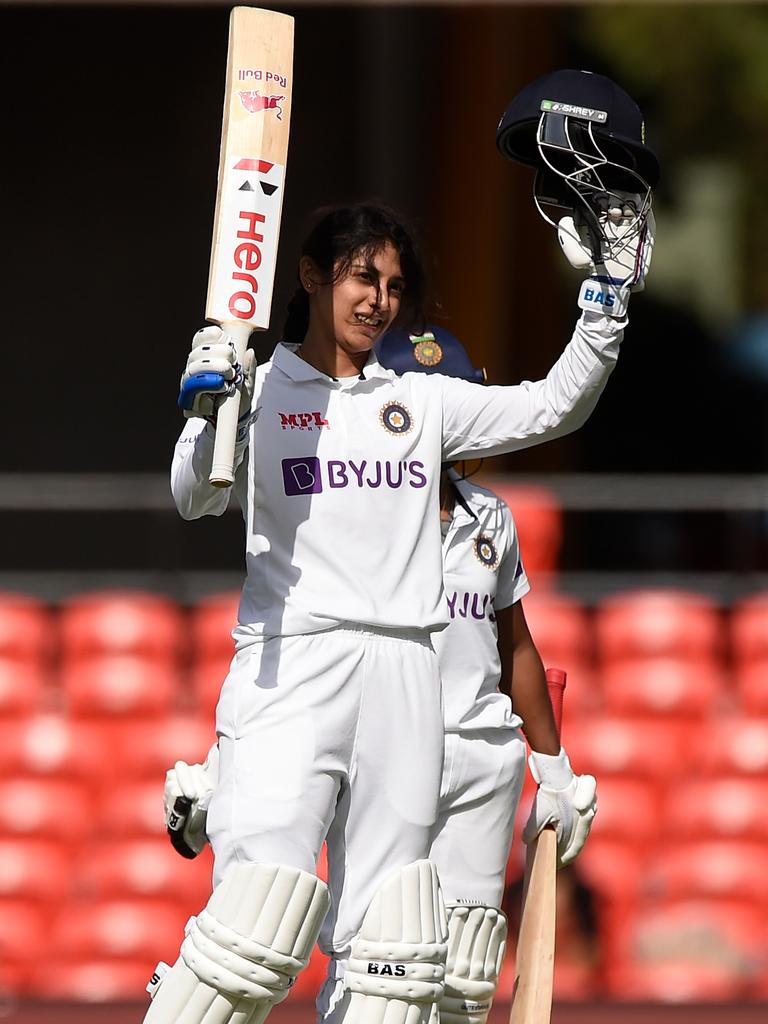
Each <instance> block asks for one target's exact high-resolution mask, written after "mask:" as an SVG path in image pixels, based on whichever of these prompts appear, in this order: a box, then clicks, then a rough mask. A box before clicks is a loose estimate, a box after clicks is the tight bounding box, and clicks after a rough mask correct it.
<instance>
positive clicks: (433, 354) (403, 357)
mask: <svg viewBox="0 0 768 1024" xmlns="http://www.w3.org/2000/svg"><path fill="white" fill-rule="evenodd" d="M375 351H376V358H377V359H378V360H379V362H380V363H381V365H382V366H384V367H386V368H387V369H388V370H394V371H395V373H396V374H398V375H401V374H403V373H408V372H414V371H415V372H417V373H442V374H444V375H445V376H446V377H460V378H461V379H462V380H468V381H470V382H471V383H473V384H483V383H484V382H485V370H478V369H477V367H476V366H473V364H472V360H471V359H470V358H469V356H468V355H467V352H466V350H465V348H464V346H463V345H462V344H461V342H460V341H459V339H458V338H456V337H455V336H454V335H453V334H451V332H450V331H446V329H445V328H444V327H436V326H435V325H434V324H430V325H429V327H427V328H426V330H425V331H424V332H423V333H422V334H409V333H408V331H403V330H398V329H395V330H393V331H387V333H386V334H384V335H382V337H381V338H380V339H379V340H378V342H377V343H376V346H375Z"/></svg>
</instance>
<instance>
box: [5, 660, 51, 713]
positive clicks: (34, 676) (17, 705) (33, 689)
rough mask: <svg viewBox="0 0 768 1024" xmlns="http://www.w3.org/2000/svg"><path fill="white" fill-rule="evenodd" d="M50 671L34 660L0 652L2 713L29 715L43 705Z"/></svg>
mask: <svg viewBox="0 0 768 1024" xmlns="http://www.w3.org/2000/svg"><path fill="white" fill-rule="evenodd" d="M48 682H49V673H48V671H47V670H45V669H43V668H41V667H40V666H39V665H36V664H34V663H32V662H25V661H17V660H16V659H15V658H8V657H6V656H5V655H3V654H0V715H2V716H3V718H5V717H9V716H19V715H29V714H34V713H35V712H36V711H39V710H40V708H41V707H42V706H43V701H44V698H45V695H46V686H47V684H48Z"/></svg>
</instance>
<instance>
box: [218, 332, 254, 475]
mask: <svg viewBox="0 0 768 1024" xmlns="http://www.w3.org/2000/svg"><path fill="white" fill-rule="evenodd" d="M221 328H222V330H223V331H224V333H225V335H226V336H227V337H228V338H229V339H230V340H231V341H232V342H233V343H234V346H235V352H236V353H237V361H238V363H239V364H240V365H241V366H242V365H243V360H244V358H245V351H246V349H247V348H248V339H249V338H250V336H251V330H252V328H251V325H250V324H248V323H245V322H243V321H235V322H234V323H226V324H222V325H221ZM239 415H240V392H239V391H238V390H237V389H235V391H234V392H233V394H231V395H227V397H226V398H225V399H224V401H223V402H222V403H221V405H220V406H219V410H218V413H217V416H216V440H215V441H214V444H213V464H212V465H211V473H210V476H209V477H208V482H209V483H210V484H211V485H212V486H213V487H231V486H232V484H233V483H234V480H235V471H234V466H235V437H236V435H237V421H238V418H239Z"/></svg>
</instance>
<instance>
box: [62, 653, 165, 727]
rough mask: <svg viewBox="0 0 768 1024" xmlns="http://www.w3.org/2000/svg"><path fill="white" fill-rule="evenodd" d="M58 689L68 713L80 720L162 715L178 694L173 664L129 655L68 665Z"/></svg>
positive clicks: (64, 668)
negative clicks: (86, 718) (159, 662)
mask: <svg viewBox="0 0 768 1024" xmlns="http://www.w3.org/2000/svg"><path fill="white" fill-rule="evenodd" d="M61 686H62V689H63V691H64V695H65V700H66V704H67V708H68V710H69V711H70V712H71V713H72V714H73V715H78V716H80V717H83V718H85V717H94V718H95V717H99V716H110V715H115V716H118V715H122V716H137V715H151V714H155V715H162V714H166V713H168V712H169V711H171V710H172V709H173V708H174V707H175V706H176V703H177V701H178V700H179V698H180V696H181V693H182V686H181V676H180V674H179V670H178V668H177V666H176V665H175V664H172V663H170V662H168V663H165V664H158V663H157V662H154V661H149V660H147V658H146V657H143V656H142V657H139V656H136V655H132V654H129V655H103V656H99V657H93V658H83V659H80V660H74V661H68V662H66V663H65V664H64V666H63V668H62V672H61Z"/></svg>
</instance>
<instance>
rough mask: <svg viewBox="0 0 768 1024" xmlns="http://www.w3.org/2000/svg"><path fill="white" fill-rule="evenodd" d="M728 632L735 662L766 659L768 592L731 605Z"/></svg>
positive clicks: (767, 643)
mask: <svg viewBox="0 0 768 1024" xmlns="http://www.w3.org/2000/svg"><path fill="white" fill-rule="evenodd" d="M730 634H731V653H732V655H733V660H734V661H735V662H736V663H737V664H744V663H746V662H750V661H762V662H766V661H768V593H763V594H753V595H752V596H751V597H748V598H745V599H744V600H743V601H739V602H738V603H737V604H735V605H734V606H733V608H732V609H731V614H730Z"/></svg>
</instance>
